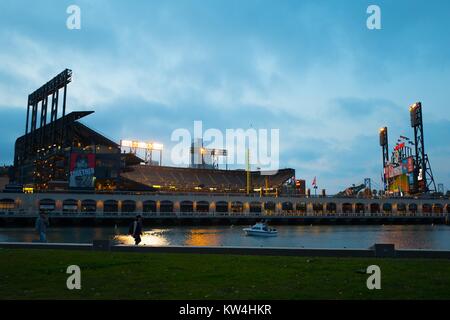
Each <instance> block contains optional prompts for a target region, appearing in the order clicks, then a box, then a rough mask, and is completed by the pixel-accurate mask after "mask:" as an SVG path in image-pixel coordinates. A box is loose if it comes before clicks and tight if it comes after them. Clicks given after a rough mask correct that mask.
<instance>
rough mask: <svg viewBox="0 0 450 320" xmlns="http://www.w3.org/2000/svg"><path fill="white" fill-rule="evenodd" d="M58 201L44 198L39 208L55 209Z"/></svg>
mask: <svg viewBox="0 0 450 320" xmlns="http://www.w3.org/2000/svg"><path fill="white" fill-rule="evenodd" d="M55 209H56V202H55V200H53V199H42V200H40V201H39V210H44V211H55Z"/></svg>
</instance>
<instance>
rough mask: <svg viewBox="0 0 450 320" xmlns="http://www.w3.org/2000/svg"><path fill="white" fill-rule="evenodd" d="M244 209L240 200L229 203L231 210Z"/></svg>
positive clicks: (238, 210)
mask: <svg viewBox="0 0 450 320" xmlns="http://www.w3.org/2000/svg"><path fill="white" fill-rule="evenodd" d="M243 211H244V204H243V203H242V202H240V201H234V202H232V203H231V212H234V213H238V212H243Z"/></svg>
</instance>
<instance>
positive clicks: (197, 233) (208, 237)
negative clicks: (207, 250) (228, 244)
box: [186, 229, 220, 246]
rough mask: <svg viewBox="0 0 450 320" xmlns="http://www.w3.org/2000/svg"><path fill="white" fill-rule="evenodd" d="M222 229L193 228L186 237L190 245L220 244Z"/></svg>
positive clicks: (187, 243)
mask: <svg viewBox="0 0 450 320" xmlns="http://www.w3.org/2000/svg"><path fill="white" fill-rule="evenodd" d="M219 233H220V230H217V229H212V230H211V229H192V230H191V232H190V233H189V234H188V235H187V237H186V245H188V246H218V245H220V239H219Z"/></svg>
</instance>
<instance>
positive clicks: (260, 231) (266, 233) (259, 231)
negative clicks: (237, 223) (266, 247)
mask: <svg viewBox="0 0 450 320" xmlns="http://www.w3.org/2000/svg"><path fill="white" fill-rule="evenodd" d="M242 230H244V232H245V234H246V235H247V236H262V237H276V236H277V234H278V231H277V229H274V228H270V227H269V226H268V225H267V224H266V223H264V222H258V223H257V224H255V225H254V226H251V227H249V228H244V229H242Z"/></svg>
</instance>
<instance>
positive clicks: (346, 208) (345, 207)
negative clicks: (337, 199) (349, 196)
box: [342, 202, 353, 213]
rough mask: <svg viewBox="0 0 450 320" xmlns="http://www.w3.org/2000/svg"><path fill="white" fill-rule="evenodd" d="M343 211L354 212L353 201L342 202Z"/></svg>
mask: <svg viewBox="0 0 450 320" xmlns="http://www.w3.org/2000/svg"><path fill="white" fill-rule="evenodd" d="M342 213H353V207H352V204H351V203H347V202H346V203H343V204H342Z"/></svg>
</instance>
